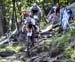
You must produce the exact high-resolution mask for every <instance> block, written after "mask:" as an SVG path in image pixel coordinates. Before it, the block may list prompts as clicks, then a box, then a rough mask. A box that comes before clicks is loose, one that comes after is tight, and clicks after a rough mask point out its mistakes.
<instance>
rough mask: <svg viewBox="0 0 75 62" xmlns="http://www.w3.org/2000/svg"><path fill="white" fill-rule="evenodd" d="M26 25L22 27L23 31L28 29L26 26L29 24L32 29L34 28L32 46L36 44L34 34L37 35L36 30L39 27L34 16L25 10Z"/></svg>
mask: <svg viewBox="0 0 75 62" xmlns="http://www.w3.org/2000/svg"><path fill="white" fill-rule="evenodd" d="M24 18H25V19H24V25H23V27H22V31H25V30H27V29H26V26H28V27H29V28H30V29H31V28H32V32H33V33H32V36H31V41H32V46H34V36H35V32H36V31H37V27H36V24H35V19H33V18H32V16H31V15H30V14H29V13H28V12H25V13H24Z"/></svg>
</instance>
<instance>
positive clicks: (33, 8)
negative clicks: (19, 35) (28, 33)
mask: <svg viewBox="0 0 75 62" xmlns="http://www.w3.org/2000/svg"><path fill="white" fill-rule="evenodd" d="M29 12H31V14H32V16H33V15H35V14H36V15H38V16H39V18H41V17H42V11H41V8H40V7H39V6H38V5H37V4H36V3H34V4H33V5H32V6H31V7H30V10H29Z"/></svg>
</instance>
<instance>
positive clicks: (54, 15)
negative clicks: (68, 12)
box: [48, 7, 60, 24]
mask: <svg viewBox="0 0 75 62" xmlns="http://www.w3.org/2000/svg"><path fill="white" fill-rule="evenodd" d="M59 19H60V7H53V9H52V11H51V14H50V15H49V16H48V21H49V23H51V24H56V23H58V22H59Z"/></svg>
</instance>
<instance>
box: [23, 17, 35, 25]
mask: <svg viewBox="0 0 75 62" xmlns="http://www.w3.org/2000/svg"><path fill="white" fill-rule="evenodd" d="M28 19H30V21H31V23H32V24H33V25H35V19H33V18H31V17H27V18H26V19H24V21H25V22H24V23H25V24H26V23H27V22H28Z"/></svg>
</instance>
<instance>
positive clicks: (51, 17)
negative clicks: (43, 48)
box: [41, 7, 60, 33]
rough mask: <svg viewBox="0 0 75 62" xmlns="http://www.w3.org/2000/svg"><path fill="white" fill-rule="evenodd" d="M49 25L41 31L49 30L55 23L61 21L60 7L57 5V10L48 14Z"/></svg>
mask: <svg viewBox="0 0 75 62" xmlns="http://www.w3.org/2000/svg"><path fill="white" fill-rule="evenodd" d="M48 21H49V26H47V28H46V29H44V30H42V31H41V32H42V33H44V32H47V31H49V30H51V29H52V28H53V25H55V24H57V23H60V7H57V8H56V10H55V11H53V12H52V14H50V15H49V16H48Z"/></svg>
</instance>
